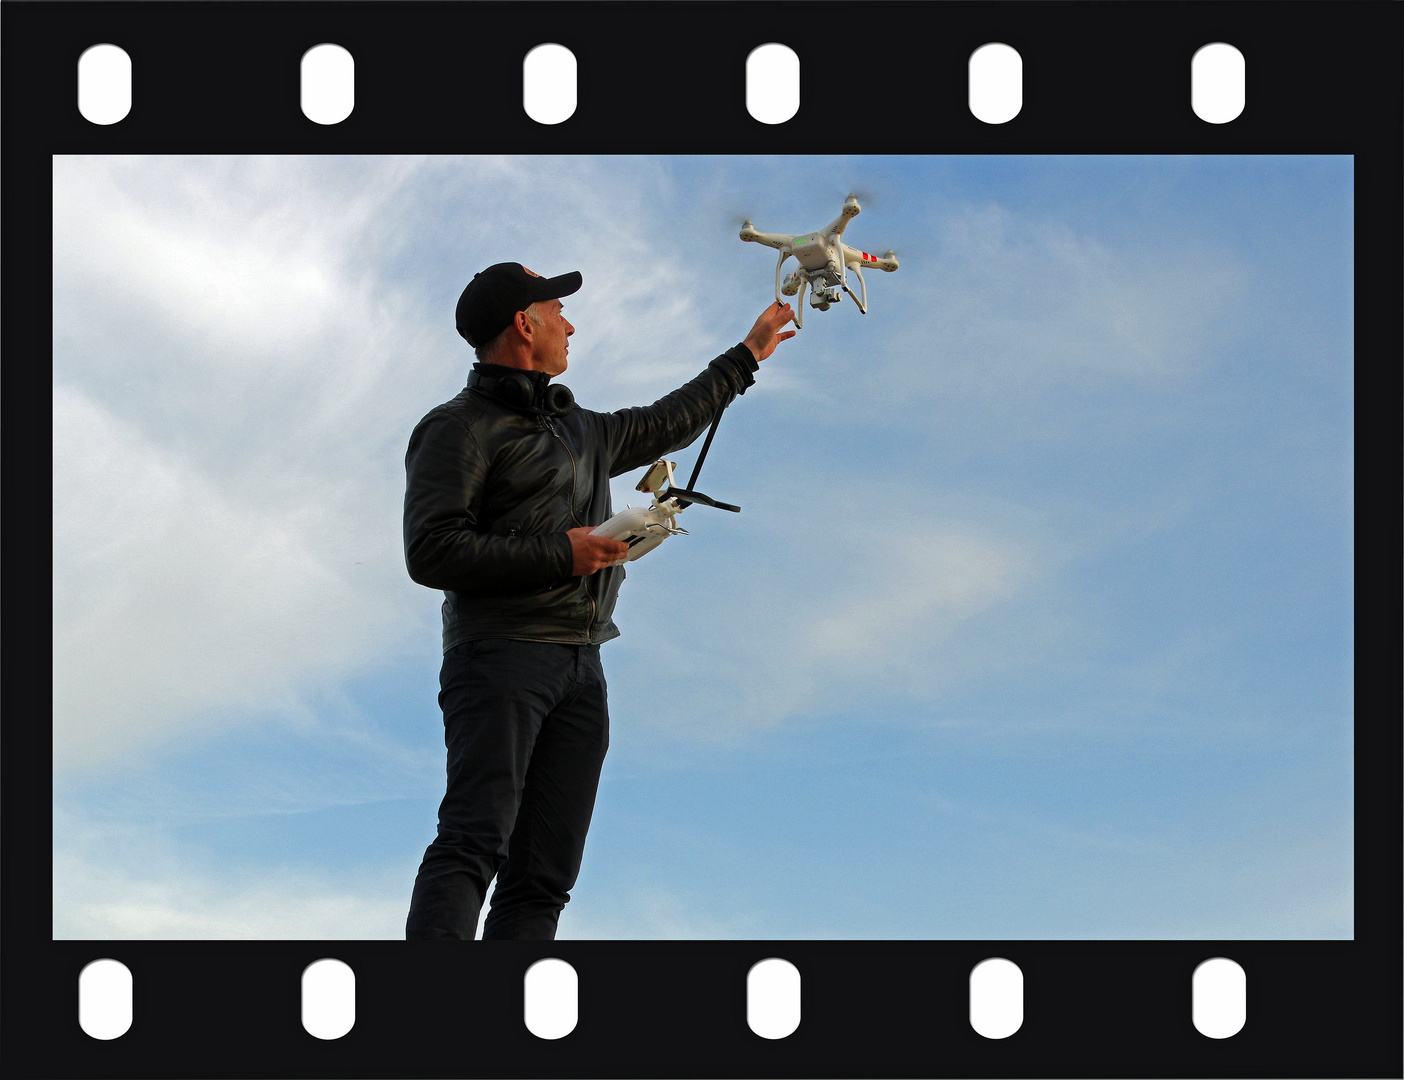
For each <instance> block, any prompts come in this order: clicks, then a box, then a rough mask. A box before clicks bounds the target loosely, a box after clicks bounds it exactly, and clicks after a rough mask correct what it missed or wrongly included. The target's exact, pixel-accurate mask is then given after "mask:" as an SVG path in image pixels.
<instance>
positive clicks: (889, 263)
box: [741, 195, 897, 327]
mask: <svg viewBox="0 0 1404 1080" xmlns="http://www.w3.org/2000/svg"><path fill="white" fill-rule="evenodd" d="M858 212H859V206H858V196H857V195H849V196H848V198H846V199H845V200H844V201H843V209H842V210H840V211H839V216H838V217H836V218H834V220H833V221H831V222H830V223H829V224H828V225H827V226H826V227H825V228H824V229H822V230H821V231H819V232H812V233H804V234H803V235H801V236H790V235H787V234H783V233H763V232H756V227H755V226H754V225H752V224H751V223H750V222H749V221H747V222H746V223H745V224H743V225H742V226H741V239H742V240H747V241H750V242H752V243H756V244H765V245H766V246H767V247H773V248H778V249H779V251H780V261H779V262H778V263H776V264H775V302H776V303H777V304H778V303H780V302H781V301H780V296H781V294H782V293H783V294H784V295H785V296H794V295H795V294H796V293H798V294H799V300H798V301H796V303H795V326H797V327H800V326H803V325H804V290H805V288H806V287H812V288H813V292H812V293H811V294H810V298H809V305H810V307H816V308H818V309H819V310H820V311H828V310H829V305H830V304H836V303H838V302H839V301H840V300H841V299H843V293H848V295H849V296H852V297H853V302H854V303H855V304H857V305H858V310H859V311H860V312H862V313H863V314H864V315H866V314H867V313H868V283H867V282H866V281H864V280H863V267H865V266H868V267H876V268H877V269H879V270H886V271H887V272H888V273H889V274H890V273H891V272H892V271H893V270H896V269H897V256H896V255H894V254H893V253H892V251H891V249H888V251H887V254H885V255H883V256H882V257H881V258H879V257H878V256H876V255H869V254H868V253H867V252H866V251H859V250H858V249H857V248H851V247H849V246H848V245H847V244H845V243H843V242H842V241H841V240H840V239H839V237H841V236H842V235H843V230H844V226H846V225H847V224H848V222H849V220H850V219H852V218H855V217H857V216H858ZM791 255H793V256H794V257H795V259H796V260H797V261H798V262H799V266H798V267H796V268H795V269H794V270H791V271H790V272H789V273H788V274H786V275H785V276H784V278H781V276H780V271H781V270H782V269H783V268H784V266H785V260H786V259H788V258H789V257H790V256H791ZM850 270H852V271H853V272H854V273H855V274H857V275H858V286H859V288H860V289H861V290H862V295H861V296H854V295H853V290H852V289H850V288H849V287H848V271H850Z"/></svg>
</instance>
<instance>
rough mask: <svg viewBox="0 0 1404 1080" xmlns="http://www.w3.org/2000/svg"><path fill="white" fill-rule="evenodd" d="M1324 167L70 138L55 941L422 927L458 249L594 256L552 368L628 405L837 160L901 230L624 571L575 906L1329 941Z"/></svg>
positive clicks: (844, 176)
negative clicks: (419, 512) (412, 449)
mask: <svg viewBox="0 0 1404 1080" xmlns="http://www.w3.org/2000/svg"><path fill="white" fill-rule="evenodd" d="M1352 181H1353V173H1352V163H1351V160H1350V159H1349V158H1296V157H1212V158H1191V157H1136V158H1120V157H1014V158H1009V157H910V158H888V157H879V158H836V159H834V158H804V157H770V158H753V157H735V158H730V157H682V158H625V157H607V158H576V157H565V158H545V157H542V158H379V157H371V158H337V157H331V156H321V157H305V158H282V157H274V158H233V157H211V158H180V157H158V158H141V157H138V158H122V157H94V158H72V157H59V158H56V159H55V161H54V342H55V345H54V524H55V543H54V623H55V626H54V647H55V654H54V671H55V676H54V677H55V685H54V691H55V706H54V757H55V774H54V826H55V827H54V837H55V846H54V935H55V937H59V938H106V937H111V938H333V939H337V938H397V937H401V936H402V935H403V924H404V914H405V909H406V906H407V904H408V899H409V891H410V887H411V885H412V882H413V877H414V871H415V868H416V866H417V865H418V861H419V858H420V856H421V854H422V852H423V849H424V847H425V845H426V844H427V843H428V842H429V841H430V840H431V839H432V836H433V829H434V819H435V810H436V807H437V803H438V800H439V798H440V796H441V794H442V782H443V743H442V726H441V720H440V716H439V713H438V709H437V705H436V702H435V693H436V691H437V671H438V663H439V637H438V633H439V629H438V618H439V616H438V603H439V594H437V593H433V592H431V591H429V590H427V589H423V588H421V587H420V586H417V585H415V584H413V583H412V582H411V581H410V580H409V579H408V577H407V576H406V574H405V571H404V564H403V556H402V551H401V547H400V517H399V515H400V502H401V499H402V497H403V490H404V488H403V485H404V471H403V456H404V448H405V444H406V441H407V439H408V436H409V432H410V430H411V429H412V428H413V426H414V424H415V423H416V422H417V420H418V419H419V418H420V417H421V416H422V415H423V414H424V413H425V412H427V411H428V410H429V409H430V408H432V407H433V406H434V405H436V404H438V403H439V402H441V401H444V400H446V399H448V398H450V397H452V396H453V395H454V394H455V393H457V391H458V390H459V389H460V388H461V386H462V384H463V381H464V378H465V377H466V373H467V369H468V366H469V364H470V362H471V354H470V351H469V349H468V348H467V346H466V345H465V344H464V343H463V342H462V340H461V339H460V338H459V337H458V336H457V334H456V333H455V331H454V328H453V321H452V311H453V306H454V302H455V301H456V299H457V296H458V293H459V291H460V290H461V289H462V287H463V285H464V284H465V283H466V282H467V280H468V279H469V278H470V277H471V276H472V274H473V273H474V272H475V271H477V270H479V269H481V268H482V267H483V266H486V265H488V264H490V263H493V262H497V261H501V260H505V259H515V260H519V261H522V262H524V263H525V264H526V265H528V266H530V267H532V268H533V269H534V270H537V271H538V272H541V273H543V274H548V275H549V274H557V273H563V272H565V271H567V270H573V269H579V270H580V271H581V272H582V273H583V275H584V286H583V288H582V289H581V290H580V292H579V293H577V294H576V295H575V296H573V297H570V298H568V299H567V301H566V303H567V309H568V317H569V318H570V319H571V321H572V322H573V323H574V325H575V326H576V328H577V333H576V335H575V337H574V338H573V340H572V349H571V365H570V370H569V371H568V372H567V373H566V374H565V375H564V376H563V377H562V378H561V380H560V381H562V382H565V383H566V384H567V385H569V386H570V387H571V388H572V390H573V391H574V392H575V394H576V397H577V399H578V400H579V401H580V402H581V404H583V405H585V406H586V407H590V408H595V409H601V410H609V409H615V408H622V407H625V406H629V405H636V404H643V403H647V402H649V401H652V400H654V399H656V398H658V397H660V396H662V395H663V394H664V393H666V392H668V391H669V390H671V389H673V388H674V387H675V386H677V385H679V384H680V383H682V382H683V381H685V380H686V379H688V378H690V377H691V376H692V375H694V374H695V373H696V372H697V371H699V370H701V368H702V367H703V366H705V364H706V363H707V362H708V361H709V360H710V359H711V358H712V357H713V356H715V355H716V354H717V353H719V352H721V351H723V350H724V349H726V348H728V347H729V346H731V345H733V344H735V343H736V342H737V341H739V340H741V338H742V337H743V336H744V335H745V333H746V331H747V329H748V328H749V327H750V325H751V323H752V322H753V321H754V319H755V317H756V316H757V315H758V314H759V312H760V311H761V309H762V308H763V307H764V306H765V305H766V304H767V303H768V302H769V301H770V300H771V298H772V290H773V281H774V260H773V257H772V254H771V252H770V251H769V249H765V248H761V247H759V246H756V245H746V244H742V243H741V242H740V241H739V239H738V238H737V236H736V233H737V231H738V229H739V227H740V223H741V220H742V219H743V218H745V217H749V218H751V219H752V220H753V221H754V222H755V225H756V227H757V228H759V229H762V230H767V231H776V232H792V231H793V232H800V231H805V230H808V229H813V228H817V227H819V226H821V225H823V224H826V223H827V222H828V221H830V220H831V219H832V218H833V217H834V216H835V214H836V213H837V211H838V208H839V206H840V204H841V202H842V199H843V197H844V195H845V194H846V193H847V192H848V191H850V190H856V191H858V192H859V193H860V197H861V198H862V200H863V211H862V214H861V215H860V216H859V217H858V218H857V219H855V220H854V221H853V223H852V224H851V225H850V226H849V229H848V233H847V235H846V239H847V240H848V241H849V242H850V243H851V244H853V245H854V246H857V247H860V248H863V249H865V250H869V251H876V252H882V251H885V250H886V249H887V248H889V247H891V248H894V249H895V250H896V252H897V254H898V256H899V258H900V260H901V269H900V270H898V271H897V272H896V273H893V274H883V273H878V272H873V273H871V274H869V275H868V293H869V310H868V313H867V314H866V315H860V314H859V312H858V311H857V309H856V307H855V305H854V304H853V303H852V302H851V301H849V300H847V299H845V300H844V301H843V302H842V303H840V304H838V305H836V306H835V307H833V308H832V309H831V310H829V311H828V312H819V311H815V310H812V309H809V310H806V319H805V326H804V329H803V330H801V331H800V332H799V335H798V336H797V337H796V338H794V339H793V340H791V341H788V342H785V343H783V344H782V345H781V346H780V347H779V348H778V349H777V351H776V353H775V355H774V356H773V357H771V359H769V360H767V361H766V362H765V363H764V364H763V365H762V368H761V370H760V372H759V373H758V376H757V384H756V386H755V387H754V388H753V389H752V390H751V391H749V392H748V393H747V394H746V396H745V397H744V398H742V399H740V400H739V401H738V402H737V403H736V405H735V406H734V407H733V408H732V409H731V410H730V411H729V412H728V413H727V415H726V418H725V419H724V420H723V422H722V425H721V428H720V430H719V432H718V435H717V440H716V442H715V444H714V446H713V448H712V451H711V452H710V454H709V456H708V459H707V464H706V467H705V469H704V470H703V473H702V476H701V478H700V479H699V487H701V488H702V490H704V491H707V492H708V493H710V494H712V495H714V496H715V497H717V498H720V499H723V500H726V501H729V502H734V503H738V504H739V505H741V507H742V513H741V514H740V515H731V514H722V513H718V512H715V511H710V510H708V509H707V508H705V507H694V508H692V509H690V510H689V511H688V512H687V514H686V515H685V517H684V518H683V519H680V524H683V525H684V526H685V527H687V528H688V529H689V530H690V535H688V536H686V537H679V538H676V539H673V540H670V541H669V542H668V543H666V544H665V545H663V546H662V547H661V548H659V549H658V550H657V551H656V552H653V553H651V554H650V555H648V556H647V557H646V558H644V559H643V560H641V561H639V562H637V563H634V564H631V566H630V571H629V580H628V582H627V583H626V584H625V586H624V588H623V591H622V593H621V596H620V601H619V607H618V609H617V612H616V621H617V622H618V623H619V624H620V627H621V629H622V631H623V636H622V637H621V638H619V639H618V640H616V641H614V642H611V643H608V644H607V645H606V646H604V650H603V655H604V662H605V670H606V673H607V675H608V677H609V680H610V691H611V693H610V702H611V720H612V739H611V748H610V754H609V758H608V760H607V761H606V763H605V769H604V775H603V778H602V782H601V789H600V796H599V802H598V804H597V808H596V813H595V820H594V825H593V827H592V831H591V836H590V841H589V844H588V846H587V850H586V854H585V863H584V867H583V869H582V872H581V877H580V881H579V883H578V885H577V887H576V890H575V895H574V897H573V899H572V901H571V903H570V904H569V905H567V907H566V910H565V912H564V913H563V915H562V917H561V923H560V937H562V938H708V937H712V938H1349V937H1351V936H1352V934H1353V890H1352V876H1353V854H1352V852H1353V822H1352V800H1353V739H1352V730H1353V710H1354V702H1353V697H1352V678H1353V676H1352V671H1353V641H1352V612H1353V607H1352V594H1353V589H1354V579H1353V566H1352V562H1351V551H1352V544H1353V533H1352V519H1353V504H1352V501H1351V500H1352V496H1351V491H1352V484H1353V421H1352V413H1351V408H1352V404H1351V402H1352V394H1353V372H1352V368H1353V362H1354V359H1353V340H1352V307H1353V277H1352V246H1351V236H1352V230H1353V224H1354V219H1353V202H1352ZM698 447H700V443H699V444H698ZM698 447H693V448H689V449H687V450H684V451H681V452H680V453H679V454H677V455H674V457H675V459H676V460H677V461H678V462H679V463H680V472H681V473H682V475H683V476H684V477H685V476H686V475H688V474H689V473H690V470H691V466H692V463H693V462H694V461H695V458H696V452H697V449H698ZM636 480H637V477H634V476H626V477H621V478H619V479H618V480H617V481H616V482H615V487H614V501H615V505H616V507H617V508H621V507H623V506H624V505H625V504H626V503H633V504H634V505H640V504H642V503H643V502H644V501H645V500H644V497H643V496H641V495H639V494H638V493H637V492H635V491H633V490H632V488H633V484H634V482H635V481H636Z"/></svg>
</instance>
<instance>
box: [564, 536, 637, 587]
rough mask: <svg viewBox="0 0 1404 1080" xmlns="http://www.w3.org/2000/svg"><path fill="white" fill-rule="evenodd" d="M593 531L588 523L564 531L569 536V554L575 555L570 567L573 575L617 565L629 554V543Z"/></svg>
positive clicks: (577, 575) (576, 575)
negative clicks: (595, 533) (598, 534)
mask: <svg viewBox="0 0 1404 1080" xmlns="http://www.w3.org/2000/svg"><path fill="white" fill-rule="evenodd" d="M593 531H594V530H593V529H592V528H591V527H590V526H589V525H585V526H582V527H581V528H579V529H569V530H567V532H566V535H567V536H569V537H570V550H571V554H572V555H574V556H575V563H574V565H573V566H572V567H571V569H570V572H571V574H573V575H574V576H575V577H580V576H582V575H585V574H593V573H594V572H595V571H596V570H603V569H604V568H605V567H606V566H618V565H619V564H620V563H622V562H623V561H624V557H625V556H626V555H628V554H629V545H628V544H626V543H624V541H623V540H611V539H610V538H609V537H607V536H595V535H593Z"/></svg>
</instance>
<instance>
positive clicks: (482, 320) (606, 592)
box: [404, 263, 795, 940]
mask: <svg viewBox="0 0 1404 1080" xmlns="http://www.w3.org/2000/svg"><path fill="white" fill-rule="evenodd" d="M580 284H581V277H580V274H579V273H578V272H575V273H570V274H563V275H561V276H560V277H554V278H543V277H541V276H539V275H537V274H535V273H533V272H532V271H530V270H528V269H527V268H526V267H524V266H521V265H520V264H518V263H498V264H496V265H495V266H490V267H488V268H487V269H486V270H484V271H482V272H481V273H479V274H476V275H474V277H473V280H472V281H471V282H469V284H468V286H467V288H465V289H464V290H463V294H462V296H460V297H459V300H458V308H457V311H456V318H457V326H458V332H459V333H460V334H462V335H463V337H464V338H465V339H466V340H467V342H468V344H470V345H472V346H473V347H474V349H475V350H476V353H477V358H478V363H476V364H474V365H473V369H472V372H471V373H470V375H469V378H468V385H467V387H465V388H464V390H463V391H462V392H461V393H460V394H459V395H458V396H457V397H455V398H454V399H453V400H452V401H448V402H445V403H444V404H443V405H440V406H438V407H437V408H435V409H433V410H431V411H430V412H429V413H428V415H426V416H425V417H424V419H423V420H421V421H420V423H419V425H418V426H417V427H416V428H415V429H414V433H413V434H412V435H411V436H410V442H409V450H408V452H407V454H406V455H405V470H406V474H407V484H406V491H405V517H404V530H405V562H406V565H407V566H408V568H409V574H410V577H411V578H413V579H414V580H415V581H417V582H418V583H419V584H421V585H426V586H428V587H429V588H432V589H442V590H443V592H444V604H443V628H444V629H443V647H444V660H443V667H442V669H441V671H440V674H439V685H440V693H439V706H440V708H441V709H442V710H443V715H444V742H445V745H446V746H447V748H448V785H447V790H446V792H445V795H444V799H443V802H442V803H441V804H440V806H439V827H438V835H437V837H436V838H435V840H434V842H433V843H432V844H430V845H429V847H428V849H427V850H426V851H425V853H424V859H423V862H421V864H420V867H419V873H418V875H417V876H416V878H415V883H414V893H413V896H412V898H411V900H410V911H409V917H408V919H407V920H406V923H405V936H406V937H407V938H410V939H422V938H441V939H469V940H471V939H472V938H473V936H474V934H475V932H476V930H477V925H478V916H479V913H480V911H481V909H482V905H483V899H484V897H485V895H486V893H487V887H488V883H489V882H490V881H492V879H493V877H494V876H496V877H497V887H496V889H495V890H494V892H493V895H492V908H491V911H490V912H489V914H488V918H487V920H486V921H485V922H484V924H483V937H484V938H485V939H486V938H527V939H545V940H550V939H553V938H555V936H556V922H557V920H558V919H559V917H560V913H561V908H563V907H564V906H565V904H566V902H567V901H568V900H569V899H570V895H569V894H570V890H571V888H572V887H573V886H574V885H575V879H576V876H577V875H578V874H579V871H580V859H581V855H582V853H583V852H584V849H585V833H586V831H587V830H588V828H589V825H590V815H591V813H592V812H593V810H594V805H595V791H596V788H597V786H598V784H599V778H600V767H601V765H602V764H603V763H604V756H605V750H606V748H607V747H608V745H609V711H608V706H607V701H606V688H605V679H604V672H603V671H602V670H601V667H600V644H601V643H602V642H605V641H609V640H610V639H611V638H615V637H618V636H619V631H618V629H617V628H616V627H615V625H614V622H613V620H612V619H611V618H610V616H611V614H612V613H613V611H614V603H615V598H616V597H617V595H618V593H619V586H620V585H621V584H622V582H623V580H624V569H623V566H622V563H623V562H624V558H625V556H626V555H627V553H628V550H629V549H628V547H627V545H625V544H624V543H623V542H622V541H618V540H609V539H606V538H604V537H602V536H594V535H592V530H593V529H594V528H595V526H597V525H599V524H601V523H602V522H604V521H605V520H606V519H607V518H609V517H610V516H611V515H612V513H613V510H612V508H611V506H610V497H609V478H610V477H612V476H618V475H620V474H621V473H626V472H629V471H631V470H634V469H640V468H642V467H644V466H646V465H649V464H651V463H652V462H654V461H655V460H657V459H658V458H659V457H662V456H663V455H665V454H668V453H671V452H673V451H675V450H678V449H681V448H682V447H685V446H687V445H688V444H689V443H691V442H692V441H693V440H695V439H696V438H697V436H698V435H699V434H701V433H702V432H703V431H704V430H706V428H707V427H708V426H709V425H710V423H711V421H712V419H713V417H714V416H715V415H716V413H717V411H718V410H719V409H720V408H722V407H723V406H724V405H725V404H726V403H727V402H729V401H731V400H732V398H733V396H734V395H736V394H742V393H745V391H746V388H747V387H748V386H751V385H752V384H753V383H754V381H755V380H754V378H753V377H752V373H753V372H754V371H756V370H757V368H758V367H759V362H760V361H762V360H764V359H765V358H766V357H768V356H769V355H770V354H771V353H772V352H773V351H774V349H775V346H776V345H777V344H778V343H779V342H780V341H783V340H784V339H786V338H789V337H793V336H794V333H795V332H794V331H793V330H790V331H785V332H783V333H782V332H781V327H783V326H784V325H785V324H786V323H788V322H790V321H791V320H792V319H793V318H794V313H793V311H792V310H791V308H790V306H789V305H788V304H785V305H781V304H778V303H777V304H775V305H772V306H771V307H769V308H767V309H766V311H765V313H764V314H762V315H761V317H760V318H759V319H758V320H757V321H756V324H755V326H753V327H752V328H751V332H750V333H749V334H748V335H747V336H746V339H745V341H743V342H742V343H741V344H740V345H737V346H736V347H735V348H732V349H728V350H727V351H726V352H724V353H723V354H722V355H721V356H719V357H717V358H716V359H715V360H713V361H712V362H711V363H710V364H709V365H708V366H707V369H706V370H705V371H703V372H702V374H700V375H698V376H697V377H696V378H695V379H693V380H692V381H691V382H688V383H687V384H685V385H684V386H682V387H681V388H679V389H677V390H675V391H673V392H672V393H671V394H668V395H667V396H666V397H663V398H660V399H659V400H658V401H656V402H654V403H653V404H652V405H649V406H646V407H641V408H632V409H622V410H620V411H619V412H614V413H598V412H591V411H590V410H588V409H583V408H580V407H579V406H577V405H575V403H574V399H573V398H572V396H571V394H570V391H569V390H568V389H566V388H565V387H564V386H561V385H560V384H552V383H551V381H550V380H551V379H552V378H553V377H554V376H556V375H560V374H561V373H562V372H564V371H565V370H566V362H567V360H566V357H567V353H568V352H569V349H570V337H571V335H572V334H574V333H575V327H573V326H572V325H571V324H570V323H569V322H568V321H566V318H565V316H564V314H562V309H563V305H562V304H561V299H560V298H561V297H563V296H569V295H571V294H572V293H574V292H575V291H576V290H577V289H579V288H580Z"/></svg>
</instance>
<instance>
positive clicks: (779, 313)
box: [745, 300, 795, 363]
mask: <svg viewBox="0 0 1404 1080" xmlns="http://www.w3.org/2000/svg"><path fill="white" fill-rule="evenodd" d="M794 319H795V313H794V310H793V309H792V308H791V307H790V305H789V304H782V303H780V301H778V300H777V301H775V303H773V304H771V305H770V307H768V308H766V309H765V310H764V311H763V312H761V317H760V318H759V319H757V320H756V325H755V326H753V327H751V332H750V333H749V334H747V335H746V341H745V345H746V348H748V349H750V350H751V355H752V356H754V357H755V358H756V363H760V362H761V361H762V360H764V359H765V358H766V357H767V356H769V355H770V354H771V353H773V352H774V351H775V346H776V345H779V344H780V342H782V341H784V340H785V339H786V338H792V337H794V336H795V332H794V331H793V330H786V331H785V332H784V333H783V334H780V333H776V331H778V330H779V329H780V327H782V326H784V325H785V324H786V323H788V322H794Z"/></svg>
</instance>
